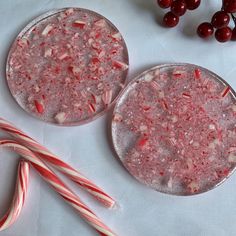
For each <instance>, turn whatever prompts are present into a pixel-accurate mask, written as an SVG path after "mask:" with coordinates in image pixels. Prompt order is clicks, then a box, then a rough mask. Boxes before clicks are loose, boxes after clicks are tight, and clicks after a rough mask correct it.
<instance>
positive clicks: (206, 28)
mask: <svg viewBox="0 0 236 236" xmlns="http://www.w3.org/2000/svg"><path fill="white" fill-rule="evenodd" d="M197 33H198V35H199V37H201V38H208V37H210V36H211V35H212V34H213V33H214V28H213V26H212V24H211V23H208V22H204V23H202V24H200V25H199V26H198V28H197Z"/></svg>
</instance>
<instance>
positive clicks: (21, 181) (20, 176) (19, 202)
mask: <svg viewBox="0 0 236 236" xmlns="http://www.w3.org/2000/svg"><path fill="white" fill-rule="evenodd" d="M29 169H30V165H29V163H28V162H27V161H24V160H22V161H20V163H19V166H18V172H17V180H16V189H15V194H14V198H13V201H12V204H11V207H10V209H9V210H8V212H7V213H6V214H5V215H4V216H3V217H2V219H0V231H2V230H5V229H7V228H8V227H10V226H11V225H12V224H13V223H14V222H15V221H16V220H17V219H18V217H19V215H20V212H21V210H22V208H23V205H24V202H25V196H26V193H27V189H28V182H29Z"/></svg>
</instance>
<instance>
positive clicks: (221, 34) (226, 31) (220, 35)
mask: <svg viewBox="0 0 236 236" xmlns="http://www.w3.org/2000/svg"><path fill="white" fill-rule="evenodd" d="M231 36H232V30H231V29H230V28H229V27H224V28H221V29H218V30H216V32H215V38H216V40H217V41H219V42H221V43H224V42H227V41H229V40H230V39H231Z"/></svg>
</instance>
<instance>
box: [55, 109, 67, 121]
mask: <svg viewBox="0 0 236 236" xmlns="http://www.w3.org/2000/svg"><path fill="white" fill-rule="evenodd" d="M55 120H56V121H57V122H58V123H59V124H62V123H64V122H65V120H66V113H65V112H59V113H58V114H57V115H56V116H55Z"/></svg>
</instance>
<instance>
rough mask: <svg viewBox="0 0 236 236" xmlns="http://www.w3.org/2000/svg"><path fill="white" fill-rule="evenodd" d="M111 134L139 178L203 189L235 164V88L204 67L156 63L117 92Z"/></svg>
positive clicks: (177, 189) (179, 190)
mask: <svg viewBox="0 0 236 236" xmlns="http://www.w3.org/2000/svg"><path fill="white" fill-rule="evenodd" d="M112 138H113V144H114V148H115V150H116V152H117V154H118V156H119V158H120V160H121V161H122V163H123V164H124V166H125V167H126V168H127V169H128V171H129V172H130V173H131V174H132V175H133V176H134V177H135V178H137V179H138V180H139V181H140V182H142V183H144V184H146V185H148V186H149V187H152V188H154V189H155V190H157V191H160V192H164V193H168V194H174V195H194V194H198V193H202V192H206V191H208V190H210V189H212V188H214V187H216V186H218V185H219V184H220V183H222V182H223V181H224V180H225V179H226V178H227V177H229V175H230V174H231V173H232V172H233V171H234V170H235V167H236V100H235V92H234V91H233V89H232V88H231V87H230V86H229V85H228V84H227V83H226V82H225V81H224V80H223V79H222V78H220V77H219V76H217V75H216V74H214V73H212V72H211V71H209V70H207V69H205V68H202V67H199V66H196V65H191V64H166V65H160V66H157V67H155V68H152V69H150V70H148V71H146V72H144V73H142V74H141V75H139V76H138V77H137V78H136V79H135V80H133V81H131V83H130V84H129V85H128V86H127V87H126V88H125V90H124V91H123V92H122V95H121V97H120V98H119V100H118V102H117V104H116V107H115V110H114V115H113V120H112Z"/></svg>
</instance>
